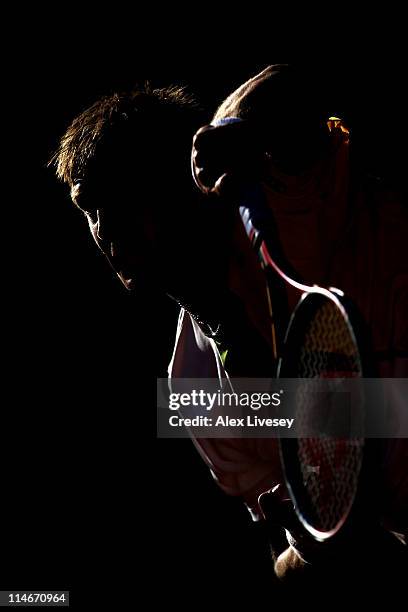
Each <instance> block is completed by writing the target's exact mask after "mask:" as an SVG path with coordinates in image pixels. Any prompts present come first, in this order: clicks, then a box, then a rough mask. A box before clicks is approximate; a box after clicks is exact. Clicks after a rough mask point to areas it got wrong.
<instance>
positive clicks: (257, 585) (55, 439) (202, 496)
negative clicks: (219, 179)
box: [0, 20, 406, 604]
mask: <svg viewBox="0 0 408 612" xmlns="http://www.w3.org/2000/svg"><path fill="white" fill-rule="evenodd" d="M62 21H63V20H62ZM74 21H75V20H73V23H74ZM76 24H78V22H76ZM52 27H53V34H52V36H51V35H49V32H47V35H46V36H45V39H44V35H43V31H42V30H37V31H35V32H34V33H31V36H30V37H28V38H27V39H26V45H25V47H24V58H23V61H22V62H21V63H19V64H18V65H17V67H16V65H12V64H11V63H8V69H9V70H10V73H11V85H10V86H8V87H7V91H6V95H4V96H3V102H4V103H5V111H4V112H3V132H4V134H6V133H7V134H8V135H9V136H10V139H9V142H10V145H9V146H8V147H7V149H6V151H5V152H6V154H7V159H8V161H9V163H10V167H7V168H6V167H5V166H3V169H4V170H5V179H4V186H5V187H8V188H9V189H7V190H6V189H4V192H3V258H2V272H3V281H2V287H3V293H2V306H3V309H2V310H3V314H2V320H3V326H2V349H3V350H2V352H3V365H2V374H3V376H2V386H3V389H2V390H3V409H2V436H1V440H2V442H1V454H0V461H1V474H2V496H1V502H0V503H1V523H0V524H1V525H2V537H1V560H0V583H1V588H3V589H6V588H11V589H12V588H14V589H25V588H28V589H35V588H37V589H40V588H42V589H47V588H54V589H56V588H65V589H66V588H70V589H71V591H72V593H73V597H74V599H75V598H76V600H77V601H78V600H79V599H80V598H82V597H83V596H85V597H86V598H91V595H92V592H93V590H94V589H95V590H100V589H101V588H102V587H103V588H105V589H107V590H108V593H109V598H112V599H114V597H115V595H114V593H117V592H118V591H120V592H122V594H123V593H125V594H127V593H128V592H131V591H132V590H133V589H135V588H137V589H139V588H140V585H141V583H143V582H144V580H145V577H147V576H153V578H154V580H155V583H156V586H153V587H151V588H152V589H153V591H152V593H151V594H152V596H154V597H156V596H157V594H158V592H160V596H159V599H160V601H163V602H167V604H173V603H174V602H176V601H179V600H181V599H183V597H184V596H185V597H187V591H188V587H189V586H191V585H194V584H197V592H196V597H198V598H201V597H202V595H203V594H202V593H201V591H202V589H204V591H206V592H207V594H208V593H210V594H211V591H212V589H215V588H217V589H219V590H220V591H221V592H222V593H223V594H224V595H226V596H227V597H228V596H229V595H231V597H232V594H233V593H234V594H235V595H234V597H236V596H237V595H238V597H240V596H241V595H242V597H244V596H247V595H253V596H254V597H255V599H256V600H258V601H259V600H260V599H261V598H262V597H263V596H267V594H270V593H275V591H276V592H277V590H278V588H279V587H278V585H276V584H275V581H274V579H273V578H272V576H271V568H270V566H269V564H268V552H267V550H266V546H265V545H264V544H263V542H262V541H261V538H260V536H259V534H258V532H257V530H256V529H255V528H254V526H253V525H251V522H250V519H249V516H247V513H246V510H245V509H244V508H243V507H242V506H241V504H240V503H239V502H238V501H237V500H234V499H230V498H227V497H226V496H224V495H223V494H222V493H221V492H220V491H219V490H218V489H217V487H216V485H215V484H214V483H213V482H212V480H211V477H210V474H209V472H208V470H207V468H206V467H205V466H204V464H203V463H202V462H201V459H200V458H199V457H198V455H197V453H196V451H195V450H194V449H193V447H192V445H191V443H190V442H189V441H188V440H174V441H172V440H156V439H155V377H156V375H165V370H166V366H167V362H168V360H169V357H170V354H171V349H172V346H173V341H174V334H175V327H176V321H177V309H176V307H175V306H174V305H172V304H171V303H170V302H167V300H165V299H163V300H162V301H160V302H156V303H154V304H152V303H150V302H149V301H148V299H147V298H146V296H138V295H129V294H128V292H126V291H125V290H124V289H123V288H122V287H121V285H120V284H119V282H118V281H117V280H116V279H115V278H113V276H112V274H111V271H110V270H109V268H108V266H107V264H106V262H105V261H104V259H103V257H102V256H101V255H100V254H98V252H97V251H96V248H95V246H94V245H93V243H92V240H91V237H90V236H89V235H88V233H87V228H86V224H85V221H84V220H83V219H82V217H81V216H80V214H79V213H78V212H77V211H76V210H74V208H73V206H72V205H71V203H70V201H69V198H68V194H67V190H66V189H65V187H64V186H62V185H59V184H58V183H57V181H56V179H55V177H54V175H53V172H52V171H51V170H50V169H47V168H46V162H47V160H48V159H49V157H50V155H51V153H52V152H53V150H54V149H55V148H56V146H57V141H58V138H59V137H60V136H61V135H62V133H63V132H64V129H65V128H66V127H67V125H68V124H69V122H70V121H71V120H72V118H73V117H74V116H75V115H76V114H78V112H80V111H81V110H83V109H84V108H86V107H87V106H88V105H89V104H90V103H92V102H93V101H94V100H95V99H96V98H97V97H98V96H100V95H102V94H106V93H111V92H113V91H117V90H123V89H128V88H130V87H132V86H133V85H134V84H136V83H137V82H140V81H143V80H144V79H150V80H151V82H152V84H153V85H156V86H162V85H167V84H170V83H184V84H186V85H188V86H189V87H190V89H191V90H192V91H193V92H195V93H196V95H197V96H198V97H199V99H200V100H201V101H202V103H203V104H204V105H205V106H206V107H207V108H208V117H210V116H211V114H212V112H213V111H214V110H215V108H216V106H217V104H218V103H219V102H221V100H222V99H223V98H224V97H225V96H226V95H227V94H228V93H229V92H230V91H232V90H233V89H234V88H235V87H236V86H238V85H239V84H240V83H242V82H243V81H244V80H245V79H246V78H248V77H249V76H251V75H252V74H254V73H256V72H257V71H259V70H261V69H262V68H264V67H265V66H266V65H268V64H269V63H274V62H279V61H285V60H286V59H287V58H286V56H285V55H284V54H282V53H280V54H278V53H275V52H274V51H272V50H271V52H269V53H266V54H264V55H262V56H261V57H259V58H258V59H257V60H255V61H252V60H249V59H248V57H247V55H246V54H245V53H244V52H242V50H241V53H240V54H239V56H237V55H236V54H231V53H230V52H229V51H228V50H226V51H225V52H223V51H222V50H220V52H219V53H218V54H217V55H218V59H215V55H212V56H210V55H209V54H204V59H197V57H196V55H195V54H194V52H193V51H192V50H191V49H190V47H189V45H187V44H186V47H185V49H184V52H183V53H182V55H181V56H178V57H177V58H174V59H170V58H169V56H168V54H167V53H166V51H167V46H166V44H164V43H163V42H162V43H161V45H159V43H158V41H156V39H155V35H154V32H152V35H151V37H150V36H149V34H146V32H145V33H144V36H145V39H146V40H148V41H149V45H150V47H149V49H147V47H145V48H144V51H143V45H140V44H139V45H138V46H137V47H136V45H135V46H133V45H132V44H130V45H127V47H126V49H122V48H118V47H117V46H116V45H115V44H113V42H112V40H111V39H109V37H108V38H106V37H105V38H103V37H101V39H100V40H98V42H97V43H92V44H91V43H89V42H88V43H86V42H84V41H86V39H87V38H86V35H85V34H86V33H85V34H84V31H83V30H82V29H81V28H80V27H78V25H76V28H75V29H74V30H73V31H71V32H70V33H69V35H67V33H66V32H65V31H64V32H63V31H60V30H59V21H58V20H57V21H56V23H55V24H53V26H52ZM137 32H138V29H137V25H135V37H136V36H137ZM158 45H159V46H158ZM155 46H156V50H157V48H159V51H160V52H159V53H158V54H156V55H159V56H160V59H158V60H155V59H154V57H153V55H152V53H151V50H152V49H154V48H155ZM300 57H301V56H300ZM318 58H319V59H317V60H313V61H312V60H309V62H305V63H308V65H309V66H310V69H312V70H318V71H320V73H321V75H322V78H324V79H327V87H328V89H329V90H330V92H331V94H330V95H331V99H332V101H333V103H332V110H333V113H338V114H340V115H341V116H345V117H346V119H347V121H348V122H349V124H350V125H351V127H352V130H353V136H354V137H355V139H356V140H358V142H361V146H362V147H364V150H365V152H366V156H365V159H366V160H367V161H366V163H367V166H368V167H369V168H370V169H371V168H372V169H373V170H374V171H376V172H379V173H383V174H386V175H388V176H390V177H392V178H393V179H394V180H396V181H398V182H399V183H400V184H403V183H404V180H405V158H406V155H405V146H406V127H405V125H404V122H405V119H404V116H405V100H404V99H403V92H404V88H405V83H404V79H405V70H404V65H403V61H402V58H401V59H398V58H395V57H392V58H391V59H390V58H381V59H375V60H374V59H372V58H371V59H370V58H367V56H366V57H365V58H364V59H361V60H360V59H356V58H354V59H353V60H344V59H343V60H339V61H329V60H328V59H327V57H326V56H325V55H324V53H321V54H320V55H318ZM6 193H7V195H6ZM172 195H173V197H174V194H172ZM203 581H204V582H203ZM203 584H204V586H203ZM80 591H81V596H79V592H80Z"/></svg>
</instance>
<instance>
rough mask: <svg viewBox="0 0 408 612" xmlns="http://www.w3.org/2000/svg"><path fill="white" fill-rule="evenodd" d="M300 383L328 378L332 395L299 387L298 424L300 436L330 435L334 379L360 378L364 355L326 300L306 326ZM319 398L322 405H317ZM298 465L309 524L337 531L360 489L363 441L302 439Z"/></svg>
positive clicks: (321, 438)
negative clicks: (311, 433)
mask: <svg viewBox="0 0 408 612" xmlns="http://www.w3.org/2000/svg"><path fill="white" fill-rule="evenodd" d="M297 369H298V372H297V376H298V377H299V378H301V379H302V378H305V379H306V378H307V379H316V390H317V389H318V383H317V380H318V379H321V378H325V379H326V378H327V379H329V381H328V392H327V393H324V394H321V393H320V394H315V393H311V392H310V391H311V384H310V380H308V383H307V385H306V384H304V385H302V384H300V387H299V389H298V394H297V402H296V407H297V412H296V422H297V424H298V427H299V428H300V431H302V429H303V428H305V429H303V431H305V430H307V431H310V428H311V426H313V427H315V428H317V429H318V430H319V433H320V434H321V432H322V431H327V427H328V425H330V420H331V419H334V418H338V412H336V409H335V407H336V403H335V393H336V391H337V390H338V388H337V386H336V381H335V380H333V385H332V391H333V392H331V386H330V379H336V378H350V377H353V378H354V377H357V376H361V363H360V357H359V353H358V350H357V347H356V344H355V341H354V338H353V336H352V333H351V331H350V328H349V326H348V324H347V321H346V320H345V318H344V316H343V314H342V312H341V310H340V309H339V308H338V307H337V306H336V305H335V304H334V303H333V302H331V301H329V300H327V301H325V302H324V303H323V304H321V306H320V307H319V308H317V309H316V311H315V312H314V314H313V315H312V317H311V318H310V321H309V323H308V325H307V326H306V329H305V333H304V337H303V342H302V343H301V349H300V351H299V359H298V363H297ZM316 398H319V399H316ZM297 453H298V460H299V465H300V468H301V477H302V480H303V487H304V492H305V493H306V496H307V499H308V506H309V507H310V508H311V509H312V514H313V516H309V517H308V521H309V522H311V523H312V524H314V526H315V528H316V529H318V530H319V531H323V532H329V531H331V530H333V529H335V528H336V527H337V526H338V525H339V524H340V523H341V521H342V520H343V519H344V517H345V516H346V515H347V514H348V512H349V509H350V507H351V505H352V502H353V499H354V495H355V491H356V489H357V484H358V478H359V473H360V469H361V464H362V456H363V440H361V439H347V438H341V439H340V438H332V437H321V435H320V436H319V437H316V438H310V437H309V438H299V439H298V450H297Z"/></svg>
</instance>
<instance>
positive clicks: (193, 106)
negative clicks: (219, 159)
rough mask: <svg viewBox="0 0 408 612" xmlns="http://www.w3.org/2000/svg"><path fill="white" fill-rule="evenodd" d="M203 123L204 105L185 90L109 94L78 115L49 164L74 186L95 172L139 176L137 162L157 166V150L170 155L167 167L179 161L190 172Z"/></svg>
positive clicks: (148, 89)
mask: <svg viewBox="0 0 408 612" xmlns="http://www.w3.org/2000/svg"><path fill="white" fill-rule="evenodd" d="M201 121H202V118H201V109H200V107H199V106H198V104H197V102H196V101H195V100H194V98H193V97H192V96H191V95H190V94H188V93H187V92H186V90H185V89H184V88H183V87H176V86H172V87H167V88H162V89H153V88H151V87H150V85H149V84H144V85H143V86H141V87H138V88H137V89H135V90H134V91H132V92H130V93H121V94H118V93H115V94H113V95H110V96H105V97H103V98H101V99H99V100H97V101H96V102H95V103H94V104H92V106H90V107H89V108H87V109H86V110H85V111H83V112H82V113H81V114H80V115H78V116H77V117H76V118H75V119H74V120H73V122H72V123H71V125H70V126H69V128H68V129H67V131H66V132H65V134H64V135H63V137H62V138H61V141H60V144H59V147H58V149H57V151H56V152H55V153H54V155H53V156H52V158H51V160H50V162H49V165H51V166H54V167H55V168H56V174H57V176H58V178H59V179H61V180H63V181H64V182H66V183H68V185H69V186H71V187H72V185H73V184H74V183H75V182H76V181H78V180H83V179H87V178H88V177H89V176H90V175H92V174H93V172H94V169H96V173H97V174H98V175H99V176H100V175H101V172H104V171H105V170H106V172H109V173H113V174H115V173H117V172H120V176H121V177H126V176H133V178H135V169H136V168H137V165H138V164H141V166H142V168H147V167H148V165H149V163H150V164H157V161H158V147H160V150H161V151H162V154H163V156H164V155H167V156H168V157H170V159H168V160H167V163H170V165H171V164H172V161H173V160H177V167H179V168H180V164H186V167H187V168H188V167H189V164H188V157H189V155H190V146H191V140H192V136H193V134H194V132H195V130H196V129H197V128H198V127H199V126H200V124H201ZM180 157H182V158H183V159H180ZM175 167H176V166H175Z"/></svg>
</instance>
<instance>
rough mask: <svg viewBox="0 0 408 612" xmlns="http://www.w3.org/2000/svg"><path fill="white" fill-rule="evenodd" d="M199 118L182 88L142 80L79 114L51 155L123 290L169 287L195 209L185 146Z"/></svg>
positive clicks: (58, 172) (59, 175)
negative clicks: (155, 85) (156, 86)
mask: <svg viewBox="0 0 408 612" xmlns="http://www.w3.org/2000/svg"><path fill="white" fill-rule="evenodd" d="M201 122H202V116H201V111H200V109H199V107H198V105H197V103H196V102H195V101H194V100H193V98H192V97H191V96H189V95H187V94H186V93H185V91H184V90H183V89H182V88H179V87H170V88H166V89H152V88H151V87H150V86H148V85H145V86H143V87H140V88H138V89H137V90H135V91H133V92H131V93H127V94H114V95H111V96H107V97H104V98H101V99H100V100H98V101H97V102H95V103H94V104H93V105H92V106H90V107H89V108H88V109H86V110H85V111H84V112H82V113H81V114H80V115H79V116H78V117H76V118H75V119H74V121H73V122H72V123H71V125H70V126H69V128H68V130H67V131H66V133H65V134H64V136H63V137H62V139H61V142H60V145H59V148H58V150H57V152H56V153H55V155H54V156H53V159H52V160H51V163H52V164H54V165H55V167H56V171H57V175H58V177H59V178H60V179H62V180H63V181H64V182H66V183H67V185H68V186H69V188H70V191H71V197H72V200H73V202H74V203H75V205H76V206H77V207H78V208H79V209H80V210H82V211H83V212H84V214H85V215H86V217H87V220H88V224H89V228H90V231H91V233H92V236H93V238H94V240H95V242H96V243H97V245H98V247H99V248H100V249H101V251H102V252H103V253H104V254H105V255H106V257H107V258H108V260H109V261H110V264H111V265H112V267H113V268H114V270H115V271H116V273H117V274H118V276H119V278H120V279H121V281H122V282H123V284H124V285H125V286H126V287H127V288H128V289H131V288H133V287H139V289H140V287H146V286H155V287H160V289H162V290H164V291H167V292H172V291H174V290H175V288H174V286H171V285H172V283H171V282H170V279H169V276H171V274H172V273H174V270H175V269H177V270H178V272H179V273H180V274H182V267H183V266H182V264H183V259H186V258H185V257H184V255H185V253H186V249H188V247H189V244H187V242H188V228H190V229H191V224H192V222H193V221H194V218H195V216H196V215H199V214H200V213H199V211H198V209H197V208H196V207H195V205H194V202H195V200H196V199H197V198H200V195H199V194H198V193H197V192H194V186H193V182H192V179H191V172H190V150H191V141H192V136H193V134H194V132H195V130H196V129H197V128H198V127H199V125H200V124H201ZM198 208H199V207H198ZM171 268H173V270H171Z"/></svg>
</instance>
